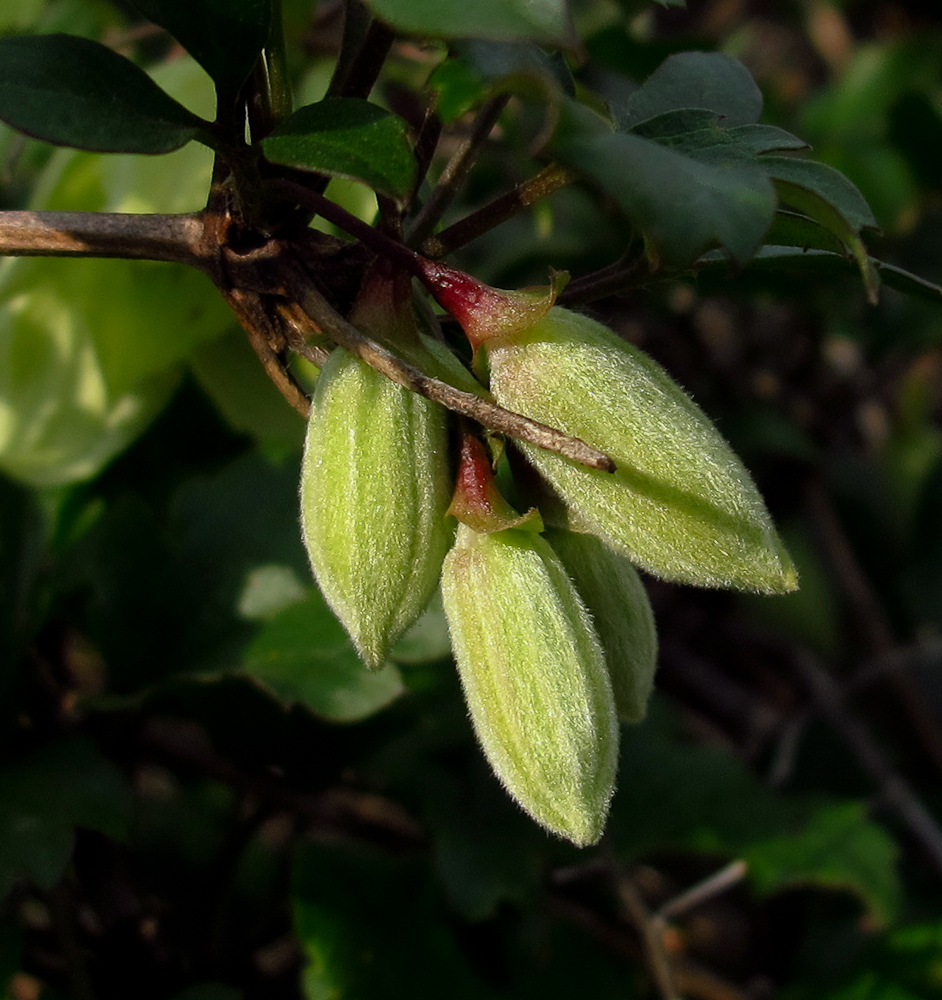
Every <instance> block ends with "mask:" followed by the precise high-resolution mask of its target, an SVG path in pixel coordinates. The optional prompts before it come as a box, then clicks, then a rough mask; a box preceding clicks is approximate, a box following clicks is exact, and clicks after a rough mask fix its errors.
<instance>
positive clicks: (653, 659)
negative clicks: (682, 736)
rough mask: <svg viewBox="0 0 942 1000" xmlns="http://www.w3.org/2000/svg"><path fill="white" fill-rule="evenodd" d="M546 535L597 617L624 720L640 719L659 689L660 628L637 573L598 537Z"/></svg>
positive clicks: (557, 531) (563, 533)
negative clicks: (658, 635) (658, 645)
mask: <svg viewBox="0 0 942 1000" xmlns="http://www.w3.org/2000/svg"><path fill="white" fill-rule="evenodd" d="M544 537H545V538H546V540H547V541H548V542H549V543H550V545H551V546H552V547H553V550H554V551H555V552H556V554H557V555H558V556H559V558H560V559H561V560H562V563H563V566H565V567H566V572H567V573H568V574H569V577H570V579H571V580H572V582H573V583H574V584H575V585H576V590H577V591H578V592H579V596H580V597H581V598H582V600H583V602H584V603H585V606H586V607H587V608H588V609H589V613H590V614H591V615H592V620H593V622H594V623H595V631H596V633H597V634H598V637H599V641H600V642H601V643H602V649H604V650H605V661H606V663H607V664H608V676H609V679H610V680H611V682H612V693H613V694H614V695H615V708H616V710H617V711H618V717H619V719H621V720H622V722H640V721H641V720H642V719H643V718H644V717H645V715H646V714H647V710H648V699H649V698H650V696H651V691H652V689H653V687H654V671H655V668H656V667H657V631H656V629H655V627H654V612H653V611H652V610H651V602H650V601H649V600H648V592H647V590H645V587H644V584H643V583H642V582H641V578H640V577H639V576H638V571H637V570H636V569H635V568H634V566H632V565H631V563H630V562H629V561H628V560H627V559H626V558H625V557H624V556H623V555H621V553H619V552H615V551H614V549H610V548H609V547H608V546H607V545H605V543H604V542H602V541H600V540H599V539H598V538H595V537H594V536H593V535H583V534H577V533H576V532H574V531H563V530H561V529H558V528H553V529H550V530H548V531H547V532H546V535H545V536H544Z"/></svg>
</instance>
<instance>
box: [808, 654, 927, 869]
mask: <svg viewBox="0 0 942 1000" xmlns="http://www.w3.org/2000/svg"><path fill="white" fill-rule="evenodd" d="M794 665H795V668H796V669H797V671H798V673H799V674H800V675H801V678H802V680H803V681H804V682H805V686H806V688H807V689H808V691H809V692H810V694H811V697H812V699H813V700H814V704H815V706H816V707H817V708H818V709H819V710H820V711H821V713H822V714H823V715H824V716H825V718H826V719H827V720H828V722H829V723H830V724H831V726H832V727H833V729H834V731H835V732H836V733H837V734H838V735H839V736H840V737H841V738H842V739H843V740H844V742H845V743H846V744H847V747H848V748H849V749H850V751H851V752H852V753H853V755H854V757H856V759H857V762H858V763H859V764H860V766H861V767H862V768H863V770H864V771H865V772H866V773H867V774H868V775H869V776H870V778H871V780H872V781H873V782H874V784H875V785H876V786H877V789H878V790H879V793H880V796H881V798H882V799H883V801H884V802H886V803H887V805H889V806H891V807H892V808H893V809H894V810H895V811H896V812H897V814H898V815H899V817H900V819H901V820H902V821H903V823H904V824H905V826H906V828H907V829H908V830H909V832H910V834H911V835H912V836H913V838H914V839H915V840H917V841H918V842H919V843H920V844H921V845H922V848H923V850H924V851H925V853H926V855H927V857H928V858H929V860H930V861H931V862H932V865H933V867H934V868H935V870H936V873H937V874H938V875H940V876H942V829H940V828H939V824H938V823H937V822H936V820H935V818H934V817H933V816H932V814H931V813H930V812H929V810H928V809H926V807H925V806H924V805H923V803H922V801H921V800H920V798H919V797H918V796H917V795H916V793H915V792H914V791H913V789H912V788H911V787H910V785H909V784H908V782H907V781H906V779H905V778H903V777H902V776H901V775H900V774H899V773H898V772H897V771H895V770H894V769H893V766H892V765H891V764H890V762H889V761H888V760H887V759H886V757H885V756H884V754H883V751H882V750H880V748H879V747H878V746H877V745H876V743H874V741H873V738H872V737H871V736H870V733H869V732H868V731H867V729H866V727H865V726H864V725H863V723H862V722H860V721H859V720H858V719H856V718H855V717H854V716H853V715H852V714H851V713H850V711H849V710H848V709H847V706H846V705H845V704H844V699H843V697H842V692H841V689H840V687H839V686H838V685H837V683H836V682H835V681H834V680H833V679H832V678H831V676H830V675H829V674H828V673H827V672H826V671H825V670H824V669H822V668H821V667H820V666H819V665H818V663H817V661H816V660H815V659H814V658H813V657H812V656H811V655H810V654H807V653H802V652H799V653H797V654H796V655H795V657H794Z"/></svg>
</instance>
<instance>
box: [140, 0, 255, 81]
mask: <svg viewBox="0 0 942 1000" xmlns="http://www.w3.org/2000/svg"><path fill="white" fill-rule="evenodd" d="M132 2H133V3H134V6H135V7H137V9H138V10H139V11H140V12H141V13H142V14H143V15H144V16H145V17H146V18H148V19H149V20H151V21H153V22H154V23H155V24H159V25H160V26H161V27H162V28H166V29H167V31H169V32H170V34H171V35H173V37H174V38H176V40H177V41H178V42H179V43H180V44H181V45H182V46H183V47H184V48H185V49H186V50H187V52H189V53H190V55H191V56H193V58H194V59H195V60H196V61H197V62H198V63H199V64H200V65H201V66H202V67H203V69H205V70H206V72H207V73H209V75H210V76H211V77H212V78H213V80H215V81H216V83H217V84H218V86H219V87H220V88H222V89H223V90H225V91H226V92H227V93H229V94H231V95H235V93H236V91H237V90H238V89H239V87H240V86H242V84H243V83H244V82H245V78H246V77H247V76H248V75H249V73H250V72H251V71H252V67H253V66H254V65H255V60H256V59H257V58H258V54H259V52H261V50H262V48H263V47H264V46H265V44H266V42H267V41H268V32H269V29H270V27H271V16H272V15H271V0H132Z"/></svg>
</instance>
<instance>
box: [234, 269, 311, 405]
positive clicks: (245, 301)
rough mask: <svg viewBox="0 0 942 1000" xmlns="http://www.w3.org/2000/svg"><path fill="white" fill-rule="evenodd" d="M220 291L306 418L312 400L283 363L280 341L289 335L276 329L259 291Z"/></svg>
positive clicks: (271, 374)
mask: <svg viewBox="0 0 942 1000" xmlns="http://www.w3.org/2000/svg"><path fill="white" fill-rule="evenodd" d="M220 291H221V292H222V294H223V297H224V298H225V300H226V302H228V304H229V308H230V309H231V310H232V311H233V313H234V314H235V316H236V319H238V321H239V323H240V324H241V325H242V328H243V329H244V330H245V332H246V333H247V334H248V338H249V343H250V344H251V345H252V348H253V349H254V351H255V353H256V355H258V359H259V361H261V363H262V367H263V368H264V369H265V373H266V374H267V375H268V377H269V378H270V379H271V380H272V382H273V383H274V385H275V388H276V389H277V390H278V391H279V392H280V393H281V394H282V396H284V397H285V399H286V400H287V401H288V402H289V403H290V404H291V405H292V406H293V407H294V408H295V409H296V410H297V411H298V413H300V414H301V416H302V417H305V418H307V416H308V414H309V413H310V411H311V403H310V400H309V399H308V398H307V396H306V395H305V394H304V390H303V389H302V388H301V386H300V385H298V383H297V382H296V381H295V380H294V378H292V376H291V374H290V373H289V372H288V371H287V370H286V368H285V366H284V364H283V362H282V359H281V352H280V350H279V341H285V340H286V338H285V336H284V334H283V333H282V332H281V331H280V330H277V329H276V328H275V326H274V323H273V322H272V319H271V316H270V315H269V313H268V310H267V309H266V308H265V304H264V302H263V300H262V298H261V296H260V295H259V294H258V293H257V292H251V291H245V290H243V289H238V288H231V289H220Z"/></svg>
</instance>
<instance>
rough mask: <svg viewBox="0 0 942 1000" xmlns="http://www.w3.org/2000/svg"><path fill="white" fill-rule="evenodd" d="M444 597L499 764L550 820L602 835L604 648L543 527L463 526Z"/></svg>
mask: <svg viewBox="0 0 942 1000" xmlns="http://www.w3.org/2000/svg"><path fill="white" fill-rule="evenodd" d="M442 597H443V600H444V605H445V614H446V616H447V618H448V625H449V629H450V631H451V638H452V646H453V648H454V652H455V659H456V661H457V663H458V670H459V673H460V676H461V683H462V687H463V689H464V693H465V699H466V701H467V704H468V709H469V711H470V714H471V720H472V722H473V724H474V729H475V732H476V733H477V736H478V739H479V741H480V743H481V746H482V748H483V750H484V753H485V755H486V757H487V759H488V761H489V762H490V765H491V767H492V768H493V770H494V773H495V774H496V775H497V777H498V778H499V779H500V781H501V783H502V784H503V786H504V787H505V788H506V789H507V791H508V792H509V794H510V795H511V796H512V797H513V798H514V799H516V801H517V802H518V804H519V805H520V806H521V807H522V808H523V809H524V810H525V811H526V812H527V813H528V814H529V815H530V816H531V817H533V819H535V820H536V822H537V823H539V824H540V825H541V826H543V827H545V828H546V829H547V830H550V831H551V832H553V833H555V834H557V835H559V836H560V837H563V838H565V839H567V840H570V841H572V843H574V844H576V845H578V846H588V845H589V844H593V843H595V842H596V841H598V839H599V837H600V836H601V835H602V830H603V828H604V826H605V820H606V817H607V815H608V806H609V802H610V800H611V797H612V792H613V789H614V784H615V768H616V766H617V756H618V739H619V729H618V723H617V719H616V714H615V701H614V696H613V694H612V688H611V682H610V680H609V677H608V671H607V669H606V665H605V658H604V653H603V650H602V647H601V644H600V643H599V639H598V636H597V635H596V633H595V630H594V628H593V625H592V621H591V618H590V617H589V614H588V612H587V611H586V608H585V606H584V604H583V602H582V600H581V599H580V597H579V595H578V593H577V592H576V589H575V587H574V586H573V584H572V581H571V580H570V579H569V577H568V576H567V575H566V571H565V568H564V567H563V564H562V562H561V561H560V559H559V557H558V556H557V555H556V553H555V552H554V551H553V549H552V548H551V547H550V545H549V543H548V542H546V541H545V540H544V539H543V538H542V536H540V535H536V534H533V533H532V532H526V531H520V530H517V529H510V530H506V531H498V532H494V533H492V534H481V533H479V532H476V531H474V530H473V529H472V528H470V527H467V526H466V525H461V526H460V527H459V529H458V536H457V540H456V543H455V547H454V548H453V549H452V551H451V553H449V555H448V557H447V558H446V559H445V566H444V571H443V575H442Z"/></svg>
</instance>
